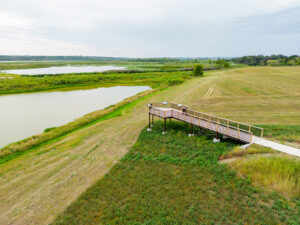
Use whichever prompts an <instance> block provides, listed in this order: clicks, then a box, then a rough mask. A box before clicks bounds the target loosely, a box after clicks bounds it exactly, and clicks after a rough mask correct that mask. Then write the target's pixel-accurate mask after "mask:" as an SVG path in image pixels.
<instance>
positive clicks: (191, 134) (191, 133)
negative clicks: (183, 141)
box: [189, 123, 194, 137]
mask: <svg viewBox="0 0 300 225" xmlns="http://www.w3.org/2000/svg"><path fill="white" fill-rule="evenodd" d="M191 136H194V134H193V124H192V123H191V132H190V133H189V137H191Z"/></svg>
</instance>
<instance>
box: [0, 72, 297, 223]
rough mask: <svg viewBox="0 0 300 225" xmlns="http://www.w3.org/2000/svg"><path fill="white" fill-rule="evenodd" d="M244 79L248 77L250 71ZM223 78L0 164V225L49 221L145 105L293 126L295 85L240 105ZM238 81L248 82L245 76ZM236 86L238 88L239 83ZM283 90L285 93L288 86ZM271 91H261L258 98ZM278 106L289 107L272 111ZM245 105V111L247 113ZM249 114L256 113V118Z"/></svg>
mask: <svg viewBox="0 0 300 225" xmlns="http://www.w3.org/2000/svg"><path fill="white" fill-rule="evenodd" d="M259 69H260V68H259ZM247 70H248V69H247ZM229 72H230V71H229ZM229 72H228V73H229ZM235 74H237V75H235ZM249 75H251V77H253V71H250V72H249ZM232 76H239V78H241V79H242V78H243V77H244V76H246V75H245V74H242V75H239V73H237V72H235V73H233V74H232ZM284 76H286V75H285V74H284ZM228 77H229V76H224V79H225V80H223V81H222V79H220V76H211V77H206V78H197V79H192V80H189V81H187V82H186V83H184V84H182V85H179V86H176V87H172V88H169V89H167V90H165V91H162V92H159V93H157V94H156V95H155V96H153V97H151V99H148V100H147V101H145V102H140V103H139V104H137V105H136V106H135V107H134V108H133V109H132V110H130V111H129V112H127V113H126V114H125V115H123V116H121V117H117V118H113V119H110V120H107V121H104V122H101V123H98V124H95V125H93V126H90V127H87V128H84V129H82V130H79V131H76V132H74V133H72V134H70V135H68V136H66V137H65V138H64V139H62V140H60V141H59V142H56V143H52V144H48V145H45V146H43V147H41V148H39V149H37V150H35V151H33V152H30V153H28V154H24V155H22V156H20V157H18V158H16V159H14V160H12V161H9V162H7V163H5V164H2V165H0V224H1V225H5V224H18V225H19V224H20V225H22V224H39V225H42V224H48V223H49V222H51V221H52V220H53V219H54V218H55V216H57V214H59V213H60V212H62V211H63V210H64V209H65V208H66V207H67V206H68V205H69V204H70V203H71V202H72V201H74V200H75V199H76V198H77V197H78V196H79V195H80V194H81V193H82V192H83V191H85V190H86V189H87V188H88V187H89V186H91V185H92V184H93V183H94V182H96V181H97V180H99V179H100V178H101V177H103V175H104V174H105V173H106V172H107V171H108V170H109V169H110V168H111V167H112V166H113V165H114V164H115V163H117V162H118V160H119V159H120V158H121V157H122V156H123V155H124V154H125V153H126V152H127V151H128V149H129V148H130V147H131V146H132V144H133V143H134V142H135V141H136V139H137V137H138V134H139V132H140V130H141V129H142V128H143V127H145V126H146V124H147V107H146V103H148V102H150V101H163V100H164V101H173V102H178V103H182V104H187V105H189V106H191V107H194V106H195V107H194V109H195V110H199V111H203V112H207V113H215V114H216V115H219V116H226V117H228V118H231V119H237V120H239V121H242V122H250V123H251V122H255V123H267V122H268V121H273V117H274V116H276V118H278V115H279V116H284V117H282V118H283V123H286V122H289V123H290V124H297V122H298V121H297V120H299V111H300V110H298V108H300V101H298V100H299V96H300V90H299V91H298V89H296V88H297V87H296V86H295V89H293V90H294V92H295V93H293V94H291V96H287V94H286V93H288V92H282V93H283V94H282V97H278V93H275V94H276V97H274V98H272V96H271V95H272V93H271V92H270V94H269V95H268V96H267V97H262V96H261V95H258V94H256V93H255V94H253V95H250V94H249V96H248V97H247V105H246V104H245V98H243V97H241V95H242V94H243V93H244V92H243V91H242V90H240V92H238V90H234V91H236V92H237V93H233V90H232V85H231V84H230V85H229V84H228V83H226V79H227V78H228ZM298 77H300V76H298ZM244 79H245V81H247V82H248V81H249V80H250V79H249V78H248V77H245V78H244ZM257 79H264V76H262V75H260V76H258V77H257ZM257 79H256V80H253V82H254V83H255V88H257V84H260V83H262V82H260V80H257ZM222 82H223V83H222ZM292 82H294V81H292ZM214 84H216V85H217V86H218V87H220V88H218V89H215V91H214V93H213V95H211V96H210V98H203V96H204V95H205V93H206V92H207V90H208V89H209V87H212V85H214ZM239 85H240V86H242V83H239ZM217 86H214V87H217ZM264 87H265V86H264ZM286 88H287V89H288V90H291V85H287V86H286ZM273 90H274V89H269V90H264V93H268V91H273ZM295 96H298V97H295ZM281 101H284V104H288V103H289V104H291V105H292V107H288V106H286V107H284V106H282V107H280V108H278V107H277V106H278V105H280V103H281ZM245 106H248V107H251V110H250V111H249V109H247V108H246V107H245ZM266 106H267V107H266ZM282 108H284V111H282ZM255 110H257V111H259V115H258V114H257V113H256V112H255ZM252 112H253V113H252ZM277 121H278V120H277Z"/></svg>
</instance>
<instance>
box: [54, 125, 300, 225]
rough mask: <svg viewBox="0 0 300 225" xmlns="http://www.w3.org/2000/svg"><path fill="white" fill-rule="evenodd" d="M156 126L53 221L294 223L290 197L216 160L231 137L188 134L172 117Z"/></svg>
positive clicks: (230, 144) (229, 147)
mask: <svg viewBox="0 0 300 225" xmlns="http://www.w3.org/2000/svg"><path fill="white" fill-rule="evenodd" d="M161 125H162V124H160V123H159V122H157V123H156V124H155V127H154V129H153V131H152V132H147V131H146V130H145V129H144V130H143V131H142V132H141V134H140V136H139V138H138V141H137V142H136V144H135V145H134V146H133V147H132V148H131V150H130V151H129V153H127V154H126V155H125V156H124V157H123V159H122V160H121V162H119V163H118V164H116V165H115V166H114V167H113V168H112V170H111V171H110V172H109V173H108V174H107V175H106V176H105V177H104V178H103V179H102V180H100V181H98V182H97V183H95V184H94V185H93V186H91V187H90V188H89V189H88V190H87V191H86V192H85V193H83V194H82V195H81V196H80V197H79V198H78V199H77V200H76V201H75V202H74V203H73V204H71V205H70V206H69V207H68V208H67V209H66V211H65V212H63V213H62V214H61V215H60V216H59V217H58V218H57V219H56V220H55V221H54V222H53V224H56V225H57V224H279V223H284V224H299V220H298V219H299V205H298V206H296V204H297V199H296V200H293V202H292V201H289V200H287V199H285V198H284V197H282V196H280V195H278V194H274V193H269V192H264V191H262V190H260V189H257V188H254V187H253V186H252V185H251V184H250V183H249V180H247V179H241V178H238V177H237V176H236V175H235V172H233V171H231V170H230V169H228V167H227V166H226V165H220V164H218V158H219V157H220V156H221V155H222V154H224V153H226V152H229V151H231V150H232V149H233V148H234V147H235V146H236V143H234V142H230V141H226V142H225V141H224V142H222V143H217V144H213V143H212V140H211V137H208V136H207V135H202V136H201V137H199V136H195V137H188V136H187V132H188V129H189V128H188V127H186V126H184V125H183V124H180V123H175V122H172V125H169V130H168V133H167V134H166V135H162V134H161V131H162V129H161ZM298 203H299V202H298ZM297 207H298V208H297ZM297 209H298V214H297Z"/></svg>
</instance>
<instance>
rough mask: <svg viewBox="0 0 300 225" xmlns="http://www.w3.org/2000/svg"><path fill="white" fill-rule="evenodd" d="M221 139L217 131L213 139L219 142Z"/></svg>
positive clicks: (214, 141)
mask: <svg viewBox="0 0 300 225" xmlns="http://www.w3.org/2000/svg"><path fill="white" fill-rule="evenodd" d="M219 142H220V139H219V134H218V132H216V137H215V138H214V139H213V143H219Z"/></svg>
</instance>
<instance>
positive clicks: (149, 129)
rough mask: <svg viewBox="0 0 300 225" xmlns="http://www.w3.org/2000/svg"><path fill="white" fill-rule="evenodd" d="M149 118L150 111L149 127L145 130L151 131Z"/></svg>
mask: <svg viewBox="0 0 300 225" xmlns="http://www.w3.org/2000/svg"><path fill="white" fill-rule="evenodd" d="M152 116H153V115H152ZM150 118H151V113H150V112H149V127H148V129H147V131H151V120H150Z"/></svg>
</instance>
